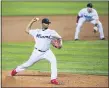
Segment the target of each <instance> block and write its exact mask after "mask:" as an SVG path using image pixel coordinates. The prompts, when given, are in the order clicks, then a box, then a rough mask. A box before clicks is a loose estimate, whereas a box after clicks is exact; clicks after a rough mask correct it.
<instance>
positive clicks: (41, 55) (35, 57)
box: [16, 49, 57, 80]
mask: <svg viewBox="0 0 109 88" xmlns="http://www.w3.org/2000/svg"><path fill="white" fill-rule="evenodd" d="M41 59H46V60H48V61H49V62H50V63H51V80H52V79H56V78H57V62H56V58H55V56H54V54H53V53H52V51H51V50H50V49H49V50H47V51H46V52H40V51H38V50H36V49H34V50H33V52H32V55H31V56H30V58H29V60H28V61H26V62H25V63H24V64H22V65H20V66H18V67H17V68H16V71H17V72H20V71H23V70H25V69H26V68H28V67H30V66H31V65H33V64H34V63H36V62H37V61H39V60H41Z"/></svg>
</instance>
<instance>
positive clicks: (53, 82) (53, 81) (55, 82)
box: [51, 79, 59, 85]
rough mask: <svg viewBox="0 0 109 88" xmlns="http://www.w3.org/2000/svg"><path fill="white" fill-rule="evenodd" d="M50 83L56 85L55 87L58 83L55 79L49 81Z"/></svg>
mask: <svg viewBox="0 0 109 88" xmlns="http://www.w3.org/2000/svg"><path fill="white" fill-rule="evenodd" d="M51 83H52V84H56V85H58V84H59V82H58V81H57V80H56V79H52V80H51Z"/></svg>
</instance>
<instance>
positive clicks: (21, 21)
mask: <svg viewBox="0 0 109 88" xmlns="http://www.w3.org/2000/svg"><path fill="white" fill-rule="evenodd" d="M33 17H35V16H15V17H2V41H3V42H25V41H33V39H32V37H30V36H29V35H27V34H26V33H25V29H26V26H27V25H28V23H29V22H30V20H31V19H32V18H33ZM37 17H39V18H40V21H39V22H37V23H34V24H33V27H32V28H41V24H40V23H41V20H42V18H45V17H46V18H49V19H50V21H51V22H52V23H51V25H50V29H54V30H56V31H57V32H58V33H59V34H60V35H61V36H62V38H63V40H73V39H74V33H75V28H76V16H37ZM100 21H101V22H102V25H103V28H104V35H105V38H106V39H108V16H100ZM80 39H81V40H99V33H96V34H94V33H93V25H92V24H90V23H85V24H84V25H83V27H82V29H81V32H80Z"/></svg>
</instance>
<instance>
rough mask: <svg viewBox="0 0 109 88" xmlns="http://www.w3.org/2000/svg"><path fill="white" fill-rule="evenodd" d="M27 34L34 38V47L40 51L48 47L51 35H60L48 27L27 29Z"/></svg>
mask: <svg viewBox="0 0 109 88" xmlns="http://www.w3.org/2000/svg"><path fill="white" fill-rule="evenodd" d="M29 34H30V35H32V36H33V37H34V39H35V48H37V49H39V50H42V51H47V50H48V49H49V48H50V44H51V39H52V37H53V36H56V37H58V38H61V36H60V35H59V34H58V33H57V32H56V31H55V30H50V29H47V30H42V29H35V30H29Z"/></svg>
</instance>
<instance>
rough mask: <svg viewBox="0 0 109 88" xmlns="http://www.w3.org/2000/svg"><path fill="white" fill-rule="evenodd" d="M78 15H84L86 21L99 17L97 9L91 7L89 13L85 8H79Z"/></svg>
mask: <svg viewBox="0 0 109 88" xmlns="http://www.w3.org/2000/svg"><path fill="white" fill-rule="evenodd" d="M78 15H79V16H80V17H84V18H85V19H86V20H87V21H91V20H95V19H99V17H98V13H97V11H96V10H95V9H93V8H92V12H91V13H89V12H88V11H87V8H83V9H82V10H80V12H79V13H78Z"/></svg>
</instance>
